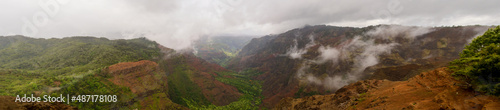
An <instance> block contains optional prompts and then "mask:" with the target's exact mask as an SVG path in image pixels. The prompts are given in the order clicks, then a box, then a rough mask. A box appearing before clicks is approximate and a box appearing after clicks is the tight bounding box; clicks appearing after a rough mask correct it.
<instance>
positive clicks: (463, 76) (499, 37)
mask: <svg viewBox="0 0 500 110" xmlns="http://www.w3.org/2000/svg"><path fill="white" fill-rule="evenodd" d="M450 64H451V65H450V69H451V70H452V71H454V73H453V76H454V77H455V78H457V79H459V80H462V81H465V82H467V83H469V84H471V86H472V87H473V88H474V89H475V90H476V91H479V92H484V93H487V94H492V95H500V26H498V27H496V28H494V29H489V30H488V31H486V32H485V33H484V34H483V35H482V36H479V37H477V38H475V39H474V40H473V41H472V43H470V44H469V45H467V46H466V47H465V49H464V50H463V51H462V53H460V59H456V60H454V61H452V62H451V63H450Z"/></svg>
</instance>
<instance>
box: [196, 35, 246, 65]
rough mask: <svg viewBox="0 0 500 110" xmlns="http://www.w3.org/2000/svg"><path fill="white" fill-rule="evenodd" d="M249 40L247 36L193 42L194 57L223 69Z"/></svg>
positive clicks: (209, 38)
mask: <svg viewBox="0 0 500 110" xmlns="http://www.w3.org/2000/svg"><path fill="white" fill-rule="evenodd" d="M251 39H252V37H248V36H219V37H204V38H201V39H199V40H197V41H195V43H194V45H195V46H194V47H195V48H194V49H195V55H196V56H198V57H200V58H202V59H204V60H206V61H208V62H210V63H216V64H219V65H221V66H222V67H225V66H227V63H228V62H229V60H230V59H231V58H233V57H235V56H236V55H237V54H238V52H240V50H241V49H242V48H243V46H245V45H246V44H248V42H249V41H250V40H251Z"/></svg>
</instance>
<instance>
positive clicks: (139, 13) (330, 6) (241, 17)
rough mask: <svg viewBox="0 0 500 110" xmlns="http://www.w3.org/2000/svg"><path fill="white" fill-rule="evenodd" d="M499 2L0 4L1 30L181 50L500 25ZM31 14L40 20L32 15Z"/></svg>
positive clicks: (97, 0)
mask: <svg viewBox="0 0 500 110" xmlns="http://www.w3.org/2000/svg"><path fill="white" fill-rule="evenodd" d="M57 1H69V2H68V3H64V2H57ZM40 3H42V5H40ZM43 3H49V4H50V3H56V4H57V3H60V4H57V7H59V8H58V11H57V13H55V14H54V13H52V15H51V14H49V13H47V11H44V5H43ZM497 4H500V1H498V0H475V1H470V0H454V1H447V0H378V1H364V0H335V1H334V0H307V1H304V0H286V1H285V0H274V1H269V0H202V1H195V0H148V1H137V0H106V1H103V0H4V1H2V3H1V4H0V7H1V8H2V10H0V15H2V17H1V18H0V29H1V30H0V35H8V34H24V35H30V36H32V37H39V38H40V37H41V38H49V37H58V38H60V37H67V36H81V35H88V36H98V37H108V38H113V39H117V38H133V37H140V36H144V37H147V38H149V39H152V40H155V41H157V42H159V43H161V44H162V45H165V46H167V47H171V48H175V49H182V48H188V47H191V46H190V43H191V41H193V40H196V39H198V38H199V36H214V35H221V34H223V35H266V34H277V33H282V32H284V31H286V30H289V29H292V28H296V27H301V26H304V25H306V24H310V25H316V24H328V25H340V26H356V27H362V26H368V25H377V24H401V25H418V26H442V25H475V24H482V25H498V24H500V20H499V19H497V18H499V17H500V13H498V12H500V8H498V6H496V5H497ZM52 6H53V5H52ZM51 9H52V8H51ZM44 13H45V14H47V16H45V18H48V19H47V21H44V20H45V19H43V18H44V16H43V14H44ZM33 16H35V18H36V20H39V21H41V22H36V21H35V20H33ZM26 21H28V22H31V23H33V25H34V26H32V27H35V28H36V31H37V32H36V33H35V34H30V33H31V31H29V32H28V34H26V33H23V28H24V27H26V26H25V25H26V24H27V23H26ZM28 24H29V23H28ZM28 27H29V26H28Z"/></svg>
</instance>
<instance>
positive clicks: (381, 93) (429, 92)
mask: <svg viewBox="0 0 500 110" xmlns="http://www.w3.org/2000/svg"><path fill="white" fill-rule="evenodd" d="M275 109H288V110H290V109H296V110H300V109H360V110H364V109H389V110H395V109H427V110H436V109H457V110H471V109H478V110H498V109H500V100H499V98H498V97H496V96H490V95H484V94H481V93H477V92H474V91H473V90H472V89H470V88H468V87H467V86H466V84H465V83H464V82H460V81H457V80H455V79H454V78H452V77H451V72H449V71H447V68H438V69H435V70H432V71H429V72H424V73H422V74H420V75H417V76H415V77H413V78H411V79H409V80H408V81H387V80H365V81H359V82H356V83H353V84H350V85H348V86H345V87H343V88H342V89H339V90H338V91H337V92H336V93H335V94H332V95H316V96H311V97H304V98H299V99H293V98H285V99H283V100H281V101H280V103H279V104H278V105H277V106H276V107H275Z"/></svg>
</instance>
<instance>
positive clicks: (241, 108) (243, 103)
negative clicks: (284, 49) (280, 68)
mask: <svg viewBox="0 0 500 110" xmlns="http://www.w3.org/2000/svg"><path fill="white" fill-rule="evenodd" d="M217 74H218V76H216V79H217V80H218V81H220V82H223V83H226V84H229V85H232V86H234V87H236V88H237V89H238V91H239V92H240V93H243V94H244V95H243V96H241V97H240V98H239V100H238V101H235V102H232V103H230V104H229V105H225V106H215V105H213V104H210V105H201V106H200V105H199V104H197V103H196V102H194V101H189V102H188V107H189V108H191V109H202V110H206V109H210V110H230V109H238V110H258V109H259V105H260V104H262V99H264V96H263V95H262V94H261V93H262V81H257V80H252V79H251V77H253V76H256V75H259V74H262V73H260V72H257V71H255V70H247V71H242V72H240V73H234V72H217ZM261 109H265V108H261Z"/></svg>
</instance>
